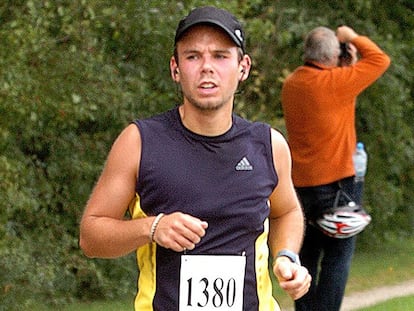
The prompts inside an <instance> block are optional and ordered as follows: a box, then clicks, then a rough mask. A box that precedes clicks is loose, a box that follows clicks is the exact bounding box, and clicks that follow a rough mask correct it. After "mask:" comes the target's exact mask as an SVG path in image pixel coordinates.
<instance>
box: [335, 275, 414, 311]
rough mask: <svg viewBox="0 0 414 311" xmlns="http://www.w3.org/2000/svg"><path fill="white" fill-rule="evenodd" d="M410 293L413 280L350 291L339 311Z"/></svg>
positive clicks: (411, 292) (371, 304)
mask: <svg viewBox="0 0 414 311" xmlns="http://www.w3.org/2000/svg"><path fill="white" fill-rule="evenodd" d="M410 295H414V280H411V281H406V282H403V283H401V284H397V285H392V286H381V287H377V288H373V289H371V290H367V291H363V292H359V293H352V294H350V295H348V296H345V298H344V301H343V303H342V308H341V311H353V310H358V309H360V308H364V307H369V306H373V305H376V304H378V303H381V302H383V301H386V300H389V299H392V298H397V297H403V296H410Z"/></svg>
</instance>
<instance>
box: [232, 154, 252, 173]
mask: <svg viewBox="0 0 414 311" xmlns="http://www.w3.org/2000/svg"><path fill="white" fill-rule="evenodd" d="M252 170H253V166H252V165H251V164H250V162H249V160H247V158H246V157H244V158H243V159H241V160H240V162H239V163H237V165H236V171H252Z"/></svg>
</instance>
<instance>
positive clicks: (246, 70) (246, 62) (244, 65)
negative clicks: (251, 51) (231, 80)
mask: <svg viewBox="0 0 414 311" xmlns="http://www.w3.org/2000/svg"><path fill="white" fill-rule="evenodd" d="M239 66H240V76H239V81H240V82H242V81H245V80H246V79H247V78H248V77H249V74H250V68H251V67H252V61H251V59H250V56H249V55H244V56H243V59H242V60H241V61H240V65H239Z"/></svg>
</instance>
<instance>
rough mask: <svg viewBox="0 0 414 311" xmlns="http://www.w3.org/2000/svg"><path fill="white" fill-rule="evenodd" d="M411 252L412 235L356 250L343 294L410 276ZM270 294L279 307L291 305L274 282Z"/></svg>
mask: <svg viewBox="0 0 414 311" xmlns="http://www.w3.org/2000/svg"><path fill="white" fill-rule="evenodd" d="M412 254H414V239H412V238H411V239H406V240H392V241H389V242H387V243H384V244H383V245H382V246H381V247H376V248H373V247H371V249H370V250H369V251H368V250H363V249H357V251H356V253H355V256H354V260H353V263H352V266H351V271H350V276H349V280H348V283H347V288H346V293H345V294H349V293H352V292H360V291H364V290H368V289H370V288H374V287H378V286H384V285H395V284H398V283H400V282H403V281H407V280H412V279H414V260H413V256H412ZM274 296H275V297H276V298H277V300H278V301H279V303H280V305H281V307H282V309H285V308H288V307H292V306H293V303H292V301H291V299H290V298H289V297H288V296H287V295H286V294H285V293H284V292H283V291H282V290H280V288H279V287H278V286H277V285H276V286H275V290H274ZM401 310H409V309H401ZM413 310H414V309H413Z"/></svg>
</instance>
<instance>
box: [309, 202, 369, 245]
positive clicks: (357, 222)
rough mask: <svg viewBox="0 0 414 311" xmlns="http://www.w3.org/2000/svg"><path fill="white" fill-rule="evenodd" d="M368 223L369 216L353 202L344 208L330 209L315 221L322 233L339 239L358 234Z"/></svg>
mask: <svg viewBox="0 0 414 311" xmlns="http://www.w3.org/2000/svg"><path fill="white" fill-rule="evenodd" d="M370 222H371V216H370V215H368V214H367V213H366V212H365V211H364V209H362V207H361V206H360V205H357V204H355V202H353V201H351V202H349V203H348V204H347V205H346V206H337V207H333V208H330V209H328V210H326V211H325V212H324V213H323V214H322V215H321V216H320V217H319V218H318V219H316V225H317V227H318V228H319V229H320V230H321V231H322V232H323V233H325V234H326V235H328V236H331V237H334V238H339V239H346V238H349V237H352V236H354V235H356V234H358V233H360V232H361V231H362V230H364V229H365V227H366V226H367V225H368V224H369V223H370Z"/></svg>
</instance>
